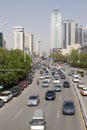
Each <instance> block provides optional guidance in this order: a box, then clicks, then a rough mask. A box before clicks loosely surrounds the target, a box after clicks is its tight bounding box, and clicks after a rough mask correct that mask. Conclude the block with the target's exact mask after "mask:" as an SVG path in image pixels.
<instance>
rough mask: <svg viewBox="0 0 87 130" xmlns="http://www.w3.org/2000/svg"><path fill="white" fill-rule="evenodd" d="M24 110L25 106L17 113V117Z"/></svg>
mask: <svg viewBox="0 0 87 130" xmlns="http://www.w3.org/2000/svg"><path fill="white" fill-rule="evenodd" d="M22 111H23V108H21V109H20V111H19V112H18V113H17V114H16V116H15V118H17V117H18V116H19V115H20V113H21V112H22Z"/></svg>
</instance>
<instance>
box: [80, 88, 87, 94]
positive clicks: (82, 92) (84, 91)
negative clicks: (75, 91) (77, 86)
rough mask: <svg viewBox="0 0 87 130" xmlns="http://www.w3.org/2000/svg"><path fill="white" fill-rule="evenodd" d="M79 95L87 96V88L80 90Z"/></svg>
mask: <svg viewBox="0 0 87 130" xmlns="http://www.w3.org/2000/svg"><path fill="white" fill-rule="evenodd" d="M80 93H81V95H82V96H87V87H84V88H82V90H81V91H80Z"/></svg>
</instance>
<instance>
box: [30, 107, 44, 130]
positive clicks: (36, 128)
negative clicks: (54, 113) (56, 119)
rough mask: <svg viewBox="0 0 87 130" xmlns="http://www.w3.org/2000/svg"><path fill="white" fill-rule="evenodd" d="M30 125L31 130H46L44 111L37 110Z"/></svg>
mask: <svg viewBox="0 0 87 130" xmlns="http://www.w3.org/2000/svg"><path fill="white" fill-rule="evenodd" d="M29 123H30V129H31V130H45V129H46V122H45V114H44V111H43V109H35V111H34V114H33V117H32V120H31V122H29Z"/></svg>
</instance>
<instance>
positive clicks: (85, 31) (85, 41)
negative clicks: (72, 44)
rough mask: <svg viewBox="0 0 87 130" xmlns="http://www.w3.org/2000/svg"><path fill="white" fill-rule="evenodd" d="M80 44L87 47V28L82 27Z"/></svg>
mask: <svg viewBox="0 0 87 130" xmlns="http://www.w3.org/2000/svg"><path fill="white" fill-rule="evenodd" d="M80 44H81V46H85V45H86V46H87V26H80Z"/></svg>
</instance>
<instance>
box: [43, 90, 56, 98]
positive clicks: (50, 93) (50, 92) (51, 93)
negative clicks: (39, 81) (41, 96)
mask: <svg viewBox="0 0 87 130" xmlns="http://www.w3.org/2000/svg"><path fill="white" fill-rule="evenodd" d="M55 97H56V94H55V91H54V90H48V91H47V92H46V93H45V99H46V100H55Z"/></svg>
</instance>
